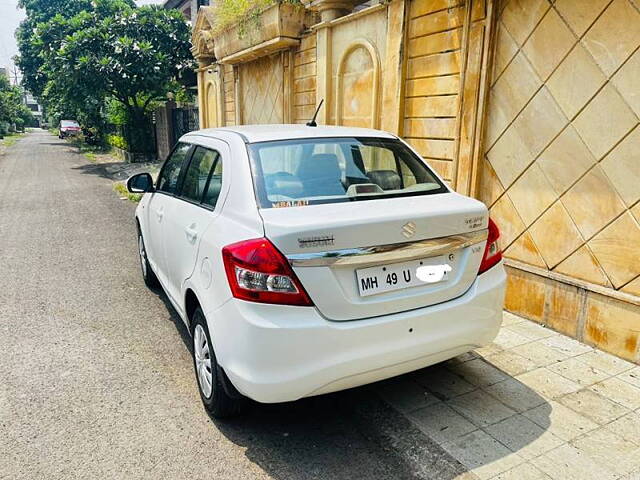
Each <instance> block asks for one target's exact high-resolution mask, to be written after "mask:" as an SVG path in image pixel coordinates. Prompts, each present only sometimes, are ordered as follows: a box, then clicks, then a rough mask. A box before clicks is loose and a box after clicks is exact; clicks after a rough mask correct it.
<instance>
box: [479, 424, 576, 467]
mask: <svg viewBox="0 0 640 480" xmlns="http://www.w3.org/2000/svg"><path fill="white" fill-rule="evenodd" d="M486 431H487V433H489V435H491V436H492V437H493V438H495V439H496V440H498V441H499V442H500V443H502V444H503V445H506V446H507V447H509V449H510V450H511V451H513V452H517V453H518V455H520V456H521V457H523V458H525V459H527V460H530V459H532V458H535V457H538V456H540V455H542V454H543V453H545V452H548V451H549V450H553V449H554V448H556V447H559V446H560V445H562V444H563V443H565V442H564V440H562V439H561V438H560V437H556V436H555V435H554V434H553V433H551V432H549V431H548V430H545V429H543V428H542V427H540V426H538V425H536V424H535V423H533V422H532V421H531V420H529V419H528V418H526V417H524V416H522V415H515V416H513V417H510V418H507V419H505V420H503V421H501V422H499V423H496V424H495V425H490V426H489V427H487V428H486Z"/></svg>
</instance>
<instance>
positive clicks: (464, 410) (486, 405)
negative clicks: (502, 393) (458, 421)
mask: <svg viewBox="0 0 640 480" xmlns="http://www.w3.org/2000/svg"><path fill="white" fill-rule="evenodd" d="M447 404H448V405H449V406H450V407H451V408H453V409H454V410H456V411H458V412H459V413H461V414H462V415H464V416H465V417H466V418H468V419H469V420H471V421H472V422H473V423H475V424H476V425H478V426H485V425H491V424H492V423H497V422H499V421H501V420H504V419H505V418H507V417H510V416H512V415H514V414H515V413H516V412H515V411H514V410H512V409H511V408H509V407H507V406H506V405H505V404H504V403H502V402H500V401H499V400H497V399H495V398H494V397H492V396H491V395H489V394H488V393H486V392H483V391H481V390H476V391H474V392H470V393H467V394H465V395H461V396H459V397H456V398H454V399H452V400H449V401H448V402H447Z"/></svg>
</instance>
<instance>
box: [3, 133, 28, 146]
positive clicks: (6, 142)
mask: <svg viewBox="0 0 640 480" xmlns="http://www.w3.org/2000/svg"><path fill="white" fill-rule="evenodd" d="M24 135H25V134H24V133H15V132H12V133H7V134H6V135H5V136H4V138H3V139H2V140H0V145H2V146H3V147H10V146H12V145H15V143H16V142H17V141H18V139H20V138H22V137H24Z"/></svg>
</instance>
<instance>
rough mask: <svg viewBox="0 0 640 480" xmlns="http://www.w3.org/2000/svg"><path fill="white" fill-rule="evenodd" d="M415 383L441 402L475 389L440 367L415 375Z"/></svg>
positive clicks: (427, 369)
mask: <svg viewBox="0 0 640 480" xmlns="http://www.w3.org/2000/svg"><path fill="white" fill-rule="evenodd" d="M414 378H415V381H416V382H418V383H419V384H420V385H422V386H423V387H425V388H426V389H427V390H428V391H429V392H431V393H432V394H433V395H435V396H436V397H437V398H440V399H441V400H446V399H449V398H454V397H457V396H458V395H463V394H465V393H469V392H471V391H473V390H475V389H476V387H475V386H473V385H471V384H470V383H469V382H467V381H465V380H463V379H462V378H460V377H459V376H458V375H456V374H455V373H453V372H450V371H449V370H447V369H446V368H443V367H441V366H438V367H435V368H426V369H424V370H422V371H420V372H418V373H417V374H416V375H415V377H414Z"/></svg>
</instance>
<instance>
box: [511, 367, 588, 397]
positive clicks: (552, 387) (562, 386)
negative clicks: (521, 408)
mask: <svg viewBox="0 0 640 480" xmlns="http://www.w3.org/2000/svg"><path fill="white" fill-rule="evenodd" d="M516 379H517V380H519V381H520V382H522V383H524V384H525V385H527V386H528V387H530V388H532V389H533V390H535V391H536V392H538V393H539V394H540V395H543V396H544V397H546V398H550V399H551V398H557V397H561V396H562V395H566V394H568V393H572V392H577V391H578V390H580V385H578V384H577V383H576V382H572V381H571V380H568V379H566V378H564V377H563V376H562V375H558V374H557V373H554V372H552V371H551V370H548V369H546V368H538V369H537V370H533V371H531V372H527V373H523V374H522V375H518V376H517V377H516Z"/></svg>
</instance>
